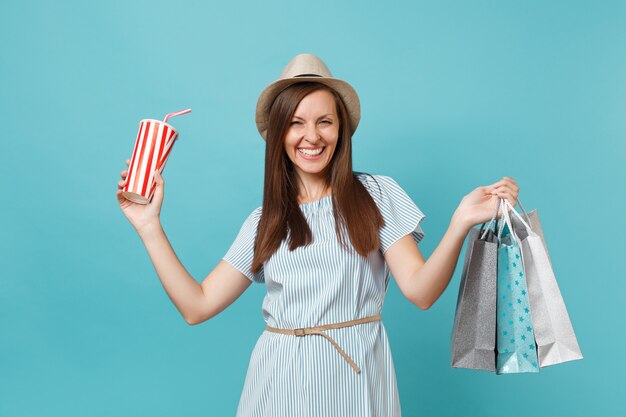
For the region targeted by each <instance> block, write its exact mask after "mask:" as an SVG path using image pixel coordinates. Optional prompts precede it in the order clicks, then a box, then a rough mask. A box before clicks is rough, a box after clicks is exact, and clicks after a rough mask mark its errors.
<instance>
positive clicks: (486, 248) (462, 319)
mask: <svg viewBox="0 0 626 417" xmlns="http://www.w3.org/2000/svg"><path fill="white" fill-rule="evenodd" d="M499 207H500V202H498V206H497V207H496V211H495V212H494V215H493V217H492V218H491V221H490V222H489V224H488V225H487V227H486V228H485V223H483V224H482V226H481V228H480V230H479V229H477V228H472V229H470V232H469V234H468V237H467V245H466V248H465V259H464V261H463V270H462V273H461V283H460V285H459V293H458V296H457V302H456V310H455V313H454V325H453V327H452V335H451V340H450V346H451V349H450V350H451V352H450V353H451V355H450V356H451V365H452V367H453V368H466V369H477V370H485V371H490V372H495V370H496V352H495V343H496V278H497V260H498V243H497V237H496V235H495V230H497V221H496V228H494V229H493V230H492V229H491V225H492V224H493V222H494V220H495V218H496V214H497V213H498V209H499Z"/></svg>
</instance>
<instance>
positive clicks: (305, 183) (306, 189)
mask: <svg viewBox="0 0 626 417" xmlns="http://www.w3.org/2000/svg"><path fill="white" fill-rule="evenodd" d="M296 179H297V184H298V201H299V203H300V204H302V203H307V202H309V201H316V200H320V199H322V198H324V197H326V196H327V195H329V194H331V193H332V189H331V187H330V186H329V185H326V181H325V179H324V177H323V176H321V175H315V174H297V175H296Z"/></svg>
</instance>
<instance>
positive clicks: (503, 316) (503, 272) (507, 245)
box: [496, 199, 539, 374]
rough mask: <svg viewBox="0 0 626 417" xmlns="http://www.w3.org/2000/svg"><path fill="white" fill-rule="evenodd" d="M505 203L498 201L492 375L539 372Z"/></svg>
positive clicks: (520, 264) (516, 243)
mask: <svg viewBox="0 0 626 417" xmlns="http://www.w3.org/2000/svg"><path fill="white" fill-rule="evenodd" d="M506 203H507V201H506V199H501V200H500V208H502V216H501V218H502V222H501V224H500V227H499V228H498V280H497V299H496V350H497V352H496V373H497V374H511V373H523V372H539V360H538V357H537V345H536V343H535V333H534V331H533V323H532V317H531V309H530V301H529V296H528V288H527V285H526V275H525V272H524V262H523V259H522V251H521V249H520V241H519V239H518V237H517V236H516V235H515V232H514V230H513V228H512V225H511V220H510V218H509V214H508V210H507V208H506ZM509 206H510V204H509Z"/></svg>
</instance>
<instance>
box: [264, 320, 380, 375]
mask: <svg viewBox="0 0 626 417" xmlns="http://www.w3.org/2000/svg"><path fill="white" fill-rule="evenodd" d="M380 319H381V315H380V314H377V315H375V316H370V317H364V318H362V319H355V320H348V321H342V322H339V323H331V324H324V325H322V326H314V327H301V328H299V329H278V328H276V327H271V326H266V327H265V330H267V331H270V332H274V333H282V334H291V335H295V336H306V335H313V334H317V335H320V336H324V337H325V338H326V340H328V341H329V342H330V343H332V344H333V346H334V347H335V349H337V351H338V352H339V353H340V354H341V356H343V358H344V359H345V360H346V361H347V362H348V363H349V364H350V366H351V367H352V369H354V370H355V371H356V373H357V374H358V373H361V369H360V368H359V367H358V366H357V365H356V363H354V361H353V360H352V359H351V358H350V356H348V354H347V353H346V352H344V351H343V349H341V347H339V345H338V344H337V342H335V341H334V340H333V338H332V337H330V336H329V335H327V334H326V333H324V330H328V329H339V328H341V327H348V326H354V325H355V324H361V323H369V322H371V321H376V320H380Z"/></svg>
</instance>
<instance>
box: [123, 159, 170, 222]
mask: <svg viewBox="0 0 626 417" xmlns="http://www.w3.org/2000/svg"><path fill="white" fill-rule="evenodd" d="M129 164H130V159H127V160H126V165H129ZM120 175H121V177H122V179H121V180H120V181H118V183H117V193H116V194H117V201H118V202H119V204H120V209H122V212H123V213H124V215H125V216H126V218H127V219H128V221H129V222H130V223H131V224H132V225H133V227H134V228H135V229H136V230H137V232H140V231H141V230H142V229H143V228H144V227H146V226H149V225H151V224H159V222H160V215H161V205H162V204H163V188H164V185H165V184H164V181H163V177H161V175H160V174H159V171H156V172H155V176H154V177H155V182H156V188H155V190H154V195H153V196H152V201H150V202H149V203H148V204H139V203H134V202H132V201H130V200H129V199H127V198H126V197H124V196H123V195H122V188H123V187H124V186H125V185H126V181H127V179H128V178H127V176H128V170H123V171H122V172H121V173H120Z"/></svg>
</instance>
